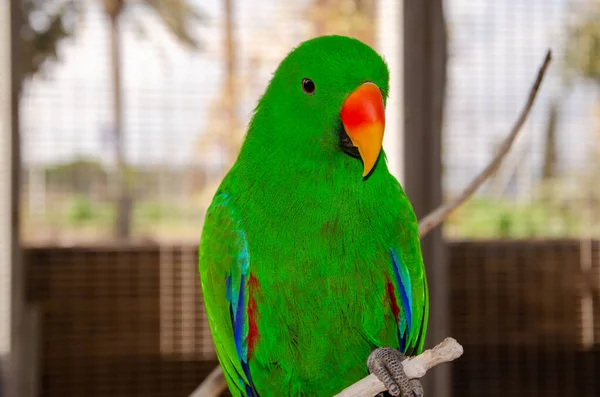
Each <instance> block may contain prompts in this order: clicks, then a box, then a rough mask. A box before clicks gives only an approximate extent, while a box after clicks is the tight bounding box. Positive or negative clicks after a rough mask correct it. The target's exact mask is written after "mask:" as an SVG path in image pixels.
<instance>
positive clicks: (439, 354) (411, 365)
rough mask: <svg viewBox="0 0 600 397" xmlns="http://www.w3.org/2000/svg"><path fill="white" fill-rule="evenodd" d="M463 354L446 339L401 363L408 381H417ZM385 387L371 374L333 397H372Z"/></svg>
mask: <svg viewBox="0 0 600 397" xmlns="http://www.w3.org/2000/svg"><path fill="white" fill-rule="evenodd" d="M462 354H463V347H462V346H461V345H460V344H459V343H458V342H457V341H456V340H455V339H453V338H446V339H444V340H443V341H442V343H440V344H439V345H437V346H436V347H434V348H433V349H430V350H425V351H424V352H423V353H421V354H419V355H418V356H415V357H411V358H409V359H407V360H405V361H403V362H402V365H403V366H404V372H405V373H406V376H408V378H409V379H418V378H422V377H423V376H425V374H426V373H427V371H429V370H430V369H431V368H433V367H435V366H436V365H438V364H442V363H447V362H450V361H452V360H456V359H457V358H459V357H460V356H462ZM386 390H387V389H386V387H385V386H384V385H383V383H381V382H380V381H379V379H377V377H376V376H375V375H373V374H371V375H369V376H366V377H364V378H362V379H361V380H359V381H358V382H356V383H354V384H353V385H352V386H349V387H347V388H346V389H344V390H343V391H342V392H341V393H339V394H336V395H335V396H334V397H373V396H375V395H377V394H378V393H381V392H382V391H386Z"/></svg>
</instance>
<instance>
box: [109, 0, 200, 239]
mask: <svg viewBox="0 0 600 397" xmlns="http://www.w3.org/2000/svg"><path fill="white" fill-rule="evenodd" d="M101 1H103V3H104V12H105V14H106V16H107V18H108V20H109V24H110V56H111V69H112V81H113V123H114V125H113V127H114V135H115V141H116V143H115V146H116V147H115V151H116V158H117V180H116V185H117V186H116V188H117V203H116V204H117V215H116V222H115V237H116V238H127V237H129V236H130V234H131V213H132V207H133V197H132V192H131V185H130V183H129V181H128V179H127V174H126V172H127V163H126V161H125V153H124V137H123V111H122V96H123V94H122V84H121V43H120V42H121V25H120V23H121V19H122V16H123V12H124V10H125V8H126V7H128V6H133V5H137V4H142V5H144V6H146V7H149V8H150V9H152V10H154V11H155V12H156V14H157V15H158V16H159V18H160V19H161V21H162V22H163V23H164V24H165V26H166V27H167V28H168V29H169V31H170V32H171V33H172V34H173V35H174V36H175V38H176V39H177V40H178V41H179V42H181V43H183V44H184V45H186V46H187V47H189V48H191V49H198V48H199V43H198V41H197V40H196V39H195V38H194V37H193V35H192V34H191V32H190V22H202V21H203V20H204V17H203V15H202V14H200V13H199V12H198V11H196V10H195V9H194V8H193V7H192V5H191V4H190V3H189V2H188V1H187V0H140V1H137V2H134V1H128V0H101Z"/></svg>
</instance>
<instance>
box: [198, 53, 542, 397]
mask: <svg viewBox="0 0 600 397" xmlns="http://www.w3.org/2000/svg"><path fill="white" fill-rule="evenodd" d="M551 60H552V51H551V50H548V51H547V52H546V57H545V58H544V62H543V63H542V65H541V66H540V68H539V70H538V73H537V78H536V79H535V82H534V83H533V86H532V87H531V89H530V91H529V96H528V98H527V102H525V106H524V107H523V109H522V110H521V113H520V115H519V117H518V118H517V121H516V122H515V124H514V125H513V127H512V130H511V131H510V134H509V135H508V136H507V137H506V139H505V140H504V142H502V146H501V147H500V149H499V150H498V153H497V154H496V156H495V157H494V158H493V159H492V161H491V162H490V163H489V164H488V166H487V167H485V168H484V169H483V171H481V173H480V174H479V175H477V176H476V177H475V179H473V181H471V183H469V184H468V185H467V187H466V188H465V190H464V191H463V192H462V193H461V194H459V195H458V196H456V197H455V198H454V199H452V200H450V201H449V202H447V203H446V204H443V205H441V206H439V207H438V208H436V209H435V210H433V211H432V212H430V213H429V214H428V215H426V216H425V217H424V218H423V219H422V220H421V221H420V222H419V237H421V238H423V236H425V235H426V234H427V233H429V232H430V231H431V230H433V229H434V228H436V227H437V226H438V225H440V224H441V223H442V222H443V221H444V220H445V219H446V218H447V217H448V215H450V213H452V211H454V210H455V209H456V208H458V207H459V206H460V205H461V204H463V203H464V202H465V201H467V200H468V199H469V197H471V196H472V195H473V193H474V192H475V191H476V190H477V189H478V188H479V187H480V186H481V185H482V184H483V183H484V182H485V181H486V180H487V179H488V178H489V177H490V176H492V174H493V173H494V172H495V171H496V170H497V169H498V167H499V166H500V164H501V163H502V161H503V160H504V158H505V157H506V155H507V153H508V152H509V151H510V148H511V147H512V144H513V142H514V141H515V139H516V137H517V135H518V134H519V131H520V130H521V127H523V124H525V120H526V119H527V116H528V115H529V112H530V111H531V108H532V107H533V103H534V101H535V98H536V96H537V93H538V91H539V88H540V85H541V84H542V80H543V79H544V76H545V74H546V70H547V69H548V66H549V65H550V61H551ZM446 340H448V339H446ZM446 340H445V341H444V342H442V344H443V343H445V342H446ZM452 341H454V339H452ZM454 342H455V343H456V344H457V345H458V342H456V341H454ZM438 346H440V345H438ZM458 346H460V345H458ZM436 347H437V346H436ZM434 349H435V348H434ZM460 349H461V354H462V347H461V348H460ZM425 353H426V352H424V353H423V354H421V355H420V356H418V357H421V356H423V355H424V354H425ZM458 356H460V354H459V355H458ZM458 356H456V357H454V358H452V360H453V359H455V358H457V357H458ZM411 360H412V359H411ZM407 361H410V360H407ZM447 361H450V360H447ZM366 379H369V377H367V378H365V379H363V380H362V381H360V382H359V383H361V384H362V382H363V381H364V382H368V380H366ZM370 379H371V380H372V378H370ZM226 387H227V383H226V381H225V377H224V376H223V371H222V370H221V367H220V366H217V367H216V368H215V369H214V370H213V371H212V372H211V373H210V375H208V377H207V378H206V379H205V380H204V382H202V383H201V384H200V386H198V387H197V388H196V390H194V391H193V392H192V394H190V395H189V397H216V396H218V395H219V394H221V393H222V392H223V391H224V390H225V388H226ZM353 388H354V385H353V386H350V388H349V389H353ZM382 390H385V389H382ZM382 390H380V391H382ZM347 391H348V389H346V390H344V391H343V392H342V393H345V392H347ZM375 394H377V392H375V393H373V395H375ZM355 395H357V394H347V395H345V394H339V395H338V396H336V397H347V396H355Z"/></svg>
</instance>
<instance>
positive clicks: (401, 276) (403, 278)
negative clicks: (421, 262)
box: [390, 249, 413, 351]
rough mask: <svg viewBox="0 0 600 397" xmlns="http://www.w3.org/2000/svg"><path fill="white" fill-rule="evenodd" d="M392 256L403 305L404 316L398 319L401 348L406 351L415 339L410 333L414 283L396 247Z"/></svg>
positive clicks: (392, 251)
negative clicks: (412, 283)
mask: <svg viewBox="0 0 600 397" xmlns="http://www.w3.org/2000/svg"><path fill="white" fill-rule="evenodd" d="M390 257H391V260H392V267H393V270H394V277H395V281H396V285H397V287H398V290H399V295H400V302H401V305H402V316H400V318H399V321H398V332H399V338H400V350H402V351H406V348H407V345H410V344H411V341H412V339H413V338H411V335H410V330H411V327H412V319H413V312H412V310H413V309H412V308H413V305H412V303H413V301H412V285H411V280H410V274H409V273H408V269H407V268H406V266H404V264H403V263H402V262H400V258H399V257H398V254H397V252H396V250H395V249H392V250H391V251H390Z"/></svg>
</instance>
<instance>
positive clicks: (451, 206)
mask: <svg viewBox="0 0 600 397" xmlns="http://www.w3.org/2000/svg"><path fill="white" fill-rule="evenodd" d="M551 60H552V51H550V50H548V52H546V57H545V58H544V62H543V63H542V66H540V69H539V70H538V74H537V78H536V79H535V82H534V83H533V86H532V87H531V90H529V97H528V98H527V102H525V107H523V109H522V110H521V114H520V115H519V117H518V118H517V121H516V122H515V124H514V125H513V127H512V130H511V131H510V134H508V136H507V137H506V139H505V140H504V142H502V146H500V150H498V153H496V156H495V157H494V158H493V159H492V161H491V162H490V163H489V164H488V166H487V167H485V168H484V169H483V171H481V173H479V175H477V176H476V177H475V179H473V180H472V181H471V183H469V184H468V185H467V187H466V188H465V190H463V192H462V193H461V194H459V195H458V196H456V197H455V198H454V199H452V200H450V201H449V202H447V203H446V204H443V205H441V206H439V207H438V208H437V209H435V210H434V211H433V212H431V213H430V214H428V215H427V216H426V217H425V218H423V219H422V220H421V221H420V222H419V236H421V237H423V236H424V235H426V234H427V233H429V232H430V231H431V230H432V229H434V228H435V227H437V226H438V225H439V224H440V223H442V222H443V221H444V219H446V218H447V217H448V216H449V215H450V213H451V212H452V211H454V210H455V209H456V208H458V206H460V205H461V204H462V203H464V202H465V201H467V199H468V198H469V197H471V196H472V195H473V193H475V191H476V190H477V189H478V188H479V186H481V185H482V184H483V182H485V181H486V180H487V179H488V178H489V177H490V176H492V175H493V174H494V172H495V171H496V170H497V169H498V167H499V166H500V164H502V160H504V158H505V157H506V155H507V154H508V152H509V150H510V148H511V147H512V144H513V143H514V141H515V139H516V138H517V135H519V131H520V130H521V127H523V124H525V120H526V119H527V116H528V115H529V112H530V111H531V108H532V107H533V102H534V101H535V97H536V96H537V93H538V91H539V88H540V85H541V84H542V80H543V79H544V75H545V74H546V70H547V69H548V66H549V65H550V61H551Z"/></svg>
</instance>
